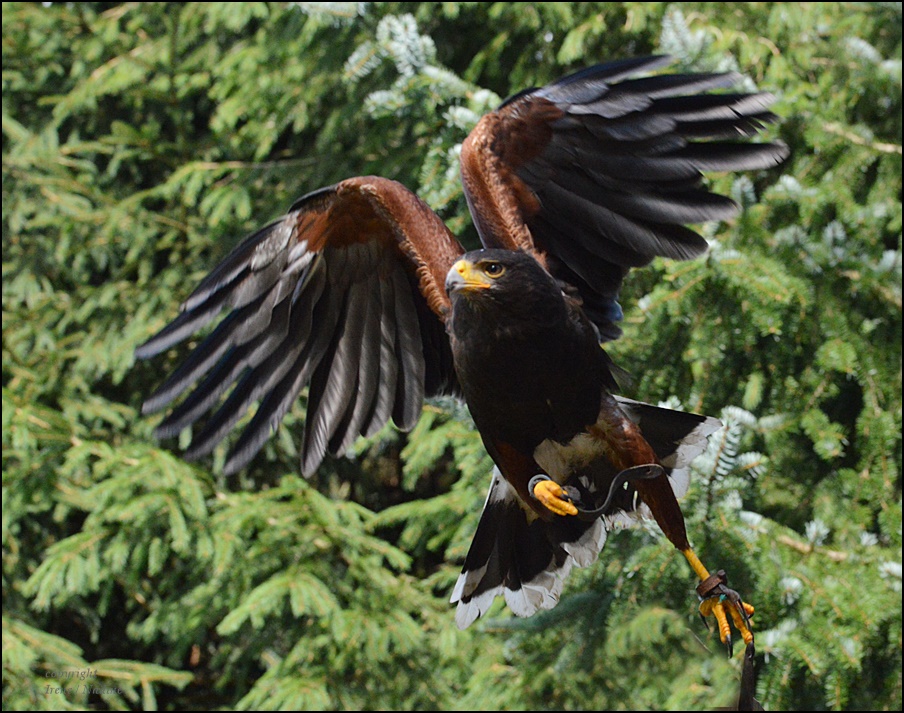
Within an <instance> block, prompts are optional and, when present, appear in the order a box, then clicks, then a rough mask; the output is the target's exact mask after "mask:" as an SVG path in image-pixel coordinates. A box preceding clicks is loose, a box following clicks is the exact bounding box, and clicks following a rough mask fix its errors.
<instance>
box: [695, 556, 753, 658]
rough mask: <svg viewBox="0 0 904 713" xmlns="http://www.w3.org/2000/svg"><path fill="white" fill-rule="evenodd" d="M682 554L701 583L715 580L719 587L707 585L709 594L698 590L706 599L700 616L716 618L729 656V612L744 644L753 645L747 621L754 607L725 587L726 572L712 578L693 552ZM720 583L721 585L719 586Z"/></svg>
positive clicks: (701, 605)
mask: <svg viewBox="0 0 904 713" xmlns="http://www.w3.org/2000/svg"><path fill="white" fill-rule="evenodd" d="M682 553H683V554H684V556H685V557H686V558H687V561H688V563H689V564H690V566H691V569H693V570H694V573H695V574H696V575H697V576H698V577H699V578H700V581H701V582H706V581H707V580H710V581H712V580H715V584H717V585H719V588H718V589H716V588H715V587H711V585H709V584H708V585H705V589H707V590H708V591H709V594H707V593H704V592H700V589H699V588H698V593H700V595H701V596H703V597H705V598H704V599H703V601H701V602H700V614H701V615H702V616H704V617H707V616H714V617H715V618H716V622H717V624H718V627H719V639H720V640H721V641H722V643H723V644H726V645H727V646H728V648H729V655H731V653H730V652H731V625H730V623H729V619H728V617H729V612H730V614H731V620H732V621H733V622H734V625H735V627H736V628H737V630H738V631H739V632H741V636H742V637H743V639H744V643H745V644H751V643H752V642H753V632H752V631H751V630H750V627H749V626H748V623H747V619H749V618H750V617H751V616H753V612H754V609H753V606H751V605H750V604H748V603H747V602H744V601H741V598H740V597H739V596H738V594H737V593H736V592H734V591H733V590H730V589H727V588H726V587H724V584H725V583H726V580H725V573H724V572H719V573H718V574H717V575H715V576H713V577H711V576H710V573H709V570H707V569H706V567H704V566H703V563H702V562H701V561H700V559H699V558H698V557H697V555H696V554H695V553H694V551H693V550H690V549H688V550H682ZM720 581H721V584H719V582H720ZM701 587H704V585H701ZM720 592H721V594H720ZM742 610H743V613H742Z"/></svg>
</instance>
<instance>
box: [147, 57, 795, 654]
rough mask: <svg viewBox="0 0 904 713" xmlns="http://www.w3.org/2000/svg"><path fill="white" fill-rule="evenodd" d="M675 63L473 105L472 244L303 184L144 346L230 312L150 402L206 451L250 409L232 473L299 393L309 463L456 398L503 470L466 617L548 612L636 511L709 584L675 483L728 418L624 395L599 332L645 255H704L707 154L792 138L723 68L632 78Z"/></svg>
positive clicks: (483, 529) (395, 212) (462, 583)
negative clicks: (764, 133) (484, 107)
mask: <svg viewBox="0 0 904 713" xmlns="http://www.w3.org/2000/svg"><path fill="white" fill-rule="evenodd" d="M666 61H667V60H666V59H665V58H661V57H652V58H643V59H634V60H625V61H621V62H614V63H610V64H605V65H599V66H596V67H591V68H589V69H586V70H583V71H581V72H578V73H576V74H573V75H571V76H569V77H565V78H563V79H561V80H559V81H557V82H554V83H552V84H550V85H548V86H546V87H542V88H539V89H532V90H527V91H525V92H521V93H520V94H518V95H516V96H515V97H513V98H511V99H509V100H508V101H506V102H505V103H503V104H502V105H501V106H500V107H499V109H498V110H497V111H495V112H493V113H491V114H489V115H487V116H485V117H484V118H483V119H482V120H481V121H480V122H479V123H478V125H477V126H476V127H475V128H474V130H473V131H472V132H471V134H470V135H469V136H468V138H467V139H466V141H465V142H464V144H463V146H462V154H461V162H462V183H463V186H464V192H465V196H466V198H467V201H468V205H469V207H470V210H471V214H472V216H473V219H474V222H475V225H476V226H477V229H478V232H479V234H480V238H481V241H482V243H483V244H484V246H485V248H487V249H486V250H484V251H477V252H473V253H468V254H464V251H463V249H462V247H461V245H460V244H459V243H458V241H457V240H456V239H455V238H454V236H452V234H451V233H450V232H449V231H448V229H447V228H446V227H445V225H444V224H443V222H442V221H441V220H440V219H439V217H438V216H437V215H436V214H435V213H433V212H432V211H431V210H430V209H429V208H428V207H427V206H426V205H425V204H424V203H423V202H422V201H421V200H420V199H418V198H417V197H416V196H415V195H413V194H412V193H411V192H409V191H408V190H407V189H405V188H404V187H403V186H401V185H400V184H398V183H395V182H394V181H390V180H387V179H384V178H378V177H363V178H351V179H348V180H346V181H342V182H340V183H338V184H336V185H334V186H331V187H328V188H323V189H320V190H318V191H315V192H313V193H310V194H308V195H306V196H304V197H303V198H301V199H300V200H299V201H297V202H296V203H295V204H294V205H293V206H292V207H291V209H290V211H289V213H288V214H287V215H286V216H285V217H283V218H281V219H279V220H278V221H276V222H274V223H272V224H271V225H269V226H267V227H265V228H263V229H262V230H260V231H258V232H257V233H255V234H254V235H252V236H251V237H249V238H247V239H246V240H245V242H243V243H242V244H241V245H239V246H238V247H237V248H236V249H235V250H234V251H233V252H232V253H231V254H230V255H229V256H228V257H227V258H226V259H225V260H224V261H223V262H222V264H221V265H219V266H218V267H217V268H216V269H215V270H214V271H213V272H212V273H211V274H210V275H209V276H208V277H207V278H206V279H205V280H204V281H202V283H201V284H200V285H199V286H198V288H197V289H196V290H195V292H194V293H192V295H191V296H190V297H189V298H188V300H187V301H186V302H185V303H184V304H183V306H182V313H181V314H180V315H179V317H177V318H176V319H175V320H174V321H173V322H172V324H170V325H169V326H167V327H166V328H165V329H163V330H162V331H161V332H160V333H159V334H157V335H156V336H154V337H153V338H151V339H150V340H149V341H148V342H147V343H146V344H144V345H143V346H142V347H140V348H139V349H138V351H137V356H138V357H139V358H148V357H151V356H153V355H155V354H158V353H160V352H161V351H163V350H166V349H168V348H170V347H171V346H173V345H174V344H176V343H178V342H180V341H181V340H183V339H185V338H186V337H188V336H190V335H192V334H194V333H196V332H197V331H198V330H200V329H202V328H204V327H206V326H208V325H210V324H212V323H214V322H215V321H216V320H217V319H218V318H219V316H220V315H221V314H222V312H223V311H224V310H225V311H226V312H227V314H226V316H225V317H224V318H223V319H222V320H221V321H219V323H218V324H217V325H216V327H215V328H214V329H213V331H212V332H211V333H210V334H209V336H207V337H206V338H205V339H204V341H202V343H201V344H200V345H199V346H198V347H196V348H195V350H194V351H193V352H192V353H191V355H190V356H189V357H188V359H187V360H186V361H185V363H184V364H183V365H182V366H181V367H179V369H177V370H176V372H175V373H173V374H172V375H171V376H170V377H169V378H168V379H167V380H166V381H165V382H164V383H163V385H162V386H161V387H160V388H159V389H158V390H157V392H156V393H155V394H154V395H152V396H151V397H150V398H149V399H148V401H147V402H146V403H145V407H144V410H145V412H154V411H158V410H161V409H163V408H165V407H167V406H169V404H171V403H172V402H173V401H175V400H176V399H177V398H179V397H180V396H182V395H183V394H186V393H187V396H185V398H184V399H183V400H182V401H181V403H179V404H178V405H177V406H176V407H175V408H174V409H173V410H172V411H171V412H170V414H169V415H168V416H167V417H166V418H165V419H164V420H163V422H162V423H161V424H160V426H159V428H158V433H159V435H161V436H172V435H175V434H177V433H178V432H179V431H181V430H182V429H184V428H187V427H190V426H193V425H194V424H196V423H199V422H202V423H203V425H202V426H201V427H200V428H199V429H198V431H197V432H196V433H195V435H194V438H193V441H192V445H191V447H190V449H189V451H188V453H187V455H188V457H199V456H203V455H205V454H207V453H209V452H210V451H211V450H212V449H213V448H214V447H215V446H216V445H217V444H218V443H219V442H220V441H222V440H223V439H224V438H225V437H226V436H227V434H229V433H230V432H231V430H232V429H233V427H234V426H235V425H236V423H237V422H238V420H239V419H240V418H241V417H242V416H243V415H244V414H245V413H247V412H248V410H249V409H250V408H251V407H252V405H253V404H255V403H256V404H257V410H256V411H255V413H254V416H253V418H252V419H251V420H250V422H249V423H248V424H247V425H246V426H245V427H244V430H243V431H242V433H241V435H240V436H239V438H238V440H237V441H236V443H235V444H234V446H233V448H232V450H231V452H230V454H229V456H228V458H227V462H226V470H227V472H234V471H236V470H238V469H240V468H242V467H243V466H244V465H246V464H247V463H248V462H249V460H250V459H251V458H252V457H253V456H254V455H255V453H257V451H258V450H259V449H260V448H261V446H262V445H263V443H264V442H265V441H266V439H267V438H268V437H269V435H270V433H271V431H272V430H273V429H274V428H275V427H276V426H277V425H278V424H279V422H280V420H281V419H282V417H283V415H284V414H285V413H286V411H287V410H288V409H289V407H290V406H291V404H292V403H293V401H294V400H295V398H296V397H297V396H298V395H299V393H300V392H301V390H302V389H304V388H307V389H308V398H307V402H308V411H307V418H306V423H305V432H304V436H303V441H302V470H303V472H304V473H305V474H310V473H311V472H313V471H314V470H316V468H317V467H318V466H319V464H320V463H321V461H322V459H323V457H324V456H325V454H327V453H342V452H344V451H345V450H347V449H348V447H349V446H350V445H351V444H352V442H353V441H354V439H355V438H356V437H358V436H359V435H365V436H366V435H371V434H373V433H375V432H376V431H377V430H378V429H379V428H381V427H382V426H383V425H384V424H385V423H386V422H387V421H388V420H389V419H390V418H391V419H392V420H393V421H394V423H395V424H396V425H397V426H398V427H399V428H402V429H407V428H410V427H411V426H413V424H414V423H415V420H416V418H417V416H418V413H419V411H420V407H421V404H422V402H423V399H424V398H425V397H427V396H431V395H436V394H443V393H454V394H459V395H463V396H464V398H465V400H466V401H467V403H468V405H469V407H470V409H471V413H472V415H473V416H474V421H475V423H476V425H477V428H478V430H479V431H480V434H481V436H482V438H483V441H484V443H485V444H486V447H487V450H488V451H489V453H490V455H491V456H492V457H493V460H494V461H495V463H496V466H497V467H496V470H495V472H494V475H493V480H492V483H491V487H490V494H489V496H488V498H487V504H486V507H485V511H484V515H483V517H482V519H481V522H480V525H479V526H478V529H477V533H476V535H475V539H474V544H473V546H472V548H471V551H470V553H469V554H468V557H467V559H466V562H465V567H464V571H463V573H462V576H461V578H460V579H459V582H458V584H457V585H456V588H455V591H454V592H453V601H457V602H459V612H458V615H457V621H458V623H459V625H461V626H466V625H468V624H469V623H471V622H472V621H473V620H474V619H475V618H476V617H478V616H480V615H481V614H482V613H484V612H485V611H486V609H487V607H488V606H489V604H490V603H491V602H492V600H493V598H494V597H495V596H496V595H498V594H501V595H504V596H505V597H506V600H507V601H508V602H509V604H510V606H511V607H512V609H513V610H514V611H515V613H517V614H520V615H529V614H532V613H533V612H534V611H536V610H537V609H540V608H549V607H551V606H553V605H554V604H555V603H556V601H557V600H558V597H559V593H560V591H561V586H562V581H563V579H564V576H565V575H566V574H567V572H568V570H569V569H570V568H571V567H572V566H574V565H578V566H586V565H588V564H590V563H591V562H593V561H594V560H595V559H596V556H597V554H598V553H599V550H600V548H601V547H602V545H603V543H604V542H605V538H606V532H607V530H608V529H609V528H610V527H611V526H612V525H613V524H614V523H616V522H627V521H629V520H630V519H631V518H633V517H636V516H639V515H643V514H652V516H653V517H655V519H656V520H657V522H658V523H659V524H660V526H661V527H662V529H663V531H664V532H665V534H666V535H667V536H668V537H669V539H670V540H671V541H672V542H673V544H675V546H676V547H677V548H678V549H680V550H682V551H683V552H684V553H685V556H687V557H688V560H689V561H690V562H691V565H692V566H693V567H694V569H695V571H696V573H697V574H698V576H699V577H700V578H701V579H704V580H706V579H707V577H708V576H709V573H708V572H707V571H706V570H705V568H703V566H702V564H700V563H699V560H697V559H696V556H695V555H694V554H693V551H692V550H691V549H690V545H689V544H688V542H687V536H686V534H685V530H684V520H683V516H682V514H681V510H680V508H679V506H678V503H677V499H676V498H677V497H678V496H680V495H681V494H682V493H683V490H684V489H685V487H686V476H685V474H684V467H685V466H687V464H688V463H689V462H690V459H691V458H693V457H694V456H695V455H696V454H697V453H699V452H700V451H701V450H702V449H703V447H704V446H705V438H706V436H707V435H708V434H709V433H711V432H712V431H713V430H714V429H715V428H717V427H718V422H716V421H715V420H714V419H708V418H706V417H703V416H697V415H694V414H684V413H679V412H674V411H669V410H666V409H660V408H657V407H654V406H650V405H647V404H642V403H639V402H634V401H630V400H627V399H623V398H621V397H616V396H613V393H614V392H615V390H616V382H615V379H614V376H613V367H612V365H611V362H610V361H609V359H608V357H607V356H606V354H605V352H604V351H603V350H602V349H601V348H600V343H601V342H605V341H606V340H609V339H614V338H616V337H617V336H618V335H619V333H620V330H619V328H618V321H619V319H620V318H621V310H620V308H619V306H618V302H617V297H618V291H619V288H620V286H621V283H622V280H623V278H624V277H625V275H626V274H627V272H628V271H629V269H630V268H632V267H639V266H642V265H645V264H647V263H649V262H650V261H651V260H652V259H653V258H654V257H656V256H664V257H669V258H673V259H679V260H684V259H690V258H693V257H696V256H698V255H700V254H702V253H703V252H704V251H705V249H706V241H705V240H703V239H702V238H701V237H700V236H699V235H697V234H696V233H695V232H694V231H693V230H691V229H689V228H687V227H685V224H686V223H698V222H701V221H706V220H717V219H723V218H726V217H729V216H730V215H733V214H734V213H735V211H736V210H737V207H736V206H735V204H734V203H733V202H732V201H731V200H729V199H728V198H726V197H724V196H719V195H715V194H713V193H711V192H709V191H708V190H707V189H706V188H705V187H704V186H703V185H702V172H703V171H725V170H729V171H736V170H754V169H765V168H770V167H773V166H776V165H777V164H779V163H780V162H781V161H782V160H783V159H784V157H785V156H786V153H787V151H786V149H785V147H784V146H782V145H779V144H755V143H749V142H747V141H746V139H747V138H749V137H750V136H752V135H754V134H756V133H757V132H758V131H759V130H760V129H761V128H762V127H763V126H764V124H766V123H768V122H771V121H773V120H774V118H775V117H774V116H773V115H772V114H771V113H770V112H769V111H768V107H769V105H770V103H771V102H772V97H770V96H769V95H768V94H730V93H715V94H706V93H701V92H706V91H709V90H712V89H725V88H728V87H730V86H732V85H733V84H734V83H735V82H736V80H737V77H735V76H734V75H731V74H679V75H659V76H643V77H638V76H637V75H639V74H641V73H645V72H649V71H651V70H653V69H657V68H659V67H660V66H662V65H663V64H665V63H666ZM192 387H194V388H192ZM645 465H646V466H654V467H653V469H646V470H644V469H641V470H644V472H645V473H646V475H645V476H644V478H645V479H635V480H631V481H630V482H629V483H627V485H626V490H625V491H624V492H621V491H619V492H616V493H614V496H613V497H614V503H613V506H612V508H611V509H610V511H609V512H606V513H604V514H603V515H602V516H600V517H594V518H592V519H589V520H581V519H580V518H578V517H574V516H573V513H572V511H573V510H574V511H576V508H575V507H574V503H572V502H569V495H568V493H564V492H561V488H560V487H559V486H560V485H561V486H567V487H570V488H573V489H574V490H572V491H568V492H570V493H573V494H577V497H579V498H580V503H581V504H589V507H591V508H592V507H595V506H596V505H598V504H599V503H600V502H602V500H603V499H605V495H606V494H607V493H608V490H609V485H610V484H611V483H612V481H613V479H615V478H616V477H617V476H619V474H620V473H622V472H623V471H629V469H631V468H634V467H636V466H645ZM630 472H631V473H634V472H640V471H630ZM538 474H540V475H542V476H543V478H545V482H542V483H541V484H540V485H536V487H534V485H532V484H531V479H532V478H533V477H534V476H536V475H538ZM535 482H536V481H535ZM557 488H558V490H557ZM713 586H714V587H717V586H722V585H720V584H718V583H716V584H714V585H713ZM719 606H721V605H719ZM716 609H717V611H719V607H716ZM722 616H723V617H724V612H723V613H722ZM736 623H737V619H736ZM743 632H744V629H743V628H742V633H743ZM748 633H749V632H747V633H745V638H746V637H747V635H748Z"/></svg>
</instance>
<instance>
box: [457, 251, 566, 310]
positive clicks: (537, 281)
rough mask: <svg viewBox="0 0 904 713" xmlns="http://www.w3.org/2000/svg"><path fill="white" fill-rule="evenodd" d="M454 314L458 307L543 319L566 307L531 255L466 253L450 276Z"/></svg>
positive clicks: (560, 295)
mask: <svg viewBox="0 0 904 713" xmlns="http://www.w3.org/2000/svg"><path fill="white" fill-rule="evenodd" d="M446 292H447V293H448V295H449V299H450V300H451V301H452V306H453V310H454V309H455V307H456V305H458V304H468V305H469V306H471V307H472V308H477V309H478V310H479V311H482V310H481V309H480V308H489V309H492V310H494V311H497V312H498V313H499V314H500V316H501V315H502V314H503V313H510V314H511V313H523V314H526V315H532V316H536V317H540V316H541V314H542V313H544V312H547V311H549V310H550V309H554V310H558V309H559V305H561V304H562V290H561V288H560V286H559V285H558V283H557V282H556V281H555V280H554V279H553V277H552V276H551V275H550V274H549V273H548V272H546V270H544V269H543V267H542V266H541V265H540V263H538V262H537V261H536V260H535V259H534V258H533V257H532V256H531V255H529V254H527V253H523V252H518V251H515V250H493V249H488V250H474V251H473V252H469V253H465V254H464V255H463V256H462V257H461V258H460V259H459V260H458V261H457V262H456V263H455V264H454V265H452V268H451V269H450V270H449V273H448V274H447V275H446Z"/></svg>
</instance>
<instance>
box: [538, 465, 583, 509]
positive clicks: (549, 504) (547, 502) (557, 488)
mask: <svg viewBox="0 0 904 713" xmlns="http://www.w3.org/2000/svg"><path fill="white" fill-rule="evenodd" d="M527 487H528V490H529V491H530V494H531V495H532V496H533V497H535V498H536V499H537V500H539V501H540V502H541V503H542V504H543V505H544V507H546V509H547V510H549V511H550V512H554V513H555V514H556V515H577V514H578V509H577V508H576V507H575V505H574V503H573V502H572V497H571V495H570V494H569V493H568V491H567V490H566V489H565V488H563V487H562V486H561V485H559V484H558V483H557V482H556V481H554V480H553V479H552V478H550V477H549V476H547V475H543V474H539V475H535V476H534V477H533V478H531V479H530V483H529V484H528V486H527Z"/></svg>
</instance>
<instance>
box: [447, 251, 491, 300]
mask: <svg viewBox="0 0 904 713" xmlns="http://www.w3.org/2000/svg"><path fill="white" fill-rule="evenodd" d="M492 286H493V281H492V280H491V279H490V278H489V277H487V275H486V273H485V272H484V271H483V270H481V269H480V268H479V267H478V266H477V265H475V264H474V263H472V262H470V261H469V260H459V261H458V262H456V263H455V264H454V265H453V266H452V269H450V270H449V273H448V274H447V275H446V292H447V293H448V294H450V295H451V294H452V293H453V292H474V291H476V290H487V289H489V288H490V287H492Z"/></svg>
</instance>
